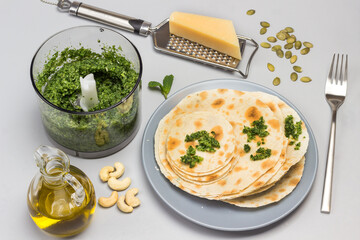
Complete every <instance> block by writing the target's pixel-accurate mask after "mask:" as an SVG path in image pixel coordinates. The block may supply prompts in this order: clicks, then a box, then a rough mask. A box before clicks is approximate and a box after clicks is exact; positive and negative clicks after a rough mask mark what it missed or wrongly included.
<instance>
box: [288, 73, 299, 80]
mask: <svg viewBox="0 0 360 240" xmlns="http://www.w3.org/2000/svg"><path fill="white" fill-rule="evenodd" d="M290 79H291V80H292V81H294V82H295V81H296V80H297V79H298V75H297V73H296V72H292V73H291V74H290Z"/></svg>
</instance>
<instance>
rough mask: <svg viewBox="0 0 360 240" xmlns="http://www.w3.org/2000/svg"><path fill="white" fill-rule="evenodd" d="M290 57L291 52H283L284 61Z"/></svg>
mask: <svg viewBox="0 0 360 240" xmlns="http://www.w3.org/2000/svg"><path fill="white" fill-rule="evenodd" d="M291 56H292V52H291V51H286V52H285V58H286V59H289V58H291Z"/></svg>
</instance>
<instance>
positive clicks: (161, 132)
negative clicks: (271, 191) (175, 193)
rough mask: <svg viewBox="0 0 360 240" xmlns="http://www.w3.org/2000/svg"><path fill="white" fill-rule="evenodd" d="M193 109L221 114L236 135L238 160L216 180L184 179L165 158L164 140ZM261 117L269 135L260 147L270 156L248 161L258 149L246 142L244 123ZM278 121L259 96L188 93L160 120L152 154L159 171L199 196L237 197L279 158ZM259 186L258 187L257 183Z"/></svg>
mask: <svg viewBox="0 0 360 240" xmlns="http://www.w3.org/2000/svg"><path fill="white" fill-rule="evenodd" d="M196 111H207V112H210V113H214V114H222V115H223V116H225V118H226V120H228V121H229V123H230V124H231V125H232V127H233V129H234V135H235V146H236V147H235V151H234V154H235V155H236V156H237V157H238V161H237V163H236V165H235V166H234V168H233V169H232V170H231V171H230V172H229V173H228V174H227V176H225V177H224V178H222V179H221V180H219V181H216V182H214V183H212V184H208V185H200V184H196V183H190V182H186V181H184V180H183V179H181V178H179V177H178V175H177V174H176V173H175V172H174V171H173V170H172V168H171V166H170V165H169V163H168V159H167V150H166V140H167V138H168V135H169V132H170V131H171V128H172V127H173V126H174V124H175V121H176V119H177V117H178V116H180V115H183V114H189V113H193V112H196ZM260 117H263V119H264V120H265V123H266V124H267V125H268V128H267V131H268V132H269V135H268V136H267V137H266V138H265V139H264V140H263V141H264V144H261V147H263V148H264V149H271V156H270V157H269V158H267V159H264V160H260V161H252V160H250V155H251V154H255V152H256V149H258V147H259V146H258V143H257V142H258V141H259V140H261V139H255V140H253V141H250V142H248V141H247V135H246V134H244V133H243V129H244V127H245V126H251V124H252V122H253V121H255V120H259V119H260ZM244 144H249V145H250V147H251V151H250V152H248V153H245V151H244V149H243V146H244ZM285 144H286V141H284V134H283V131H282V130H281V127H280V121H279V119H277V118H276V116H275V115H274V112H273V111H272V110H271V109H270V108H269V106H267V105H266V104H264V103H263V102H262V101H261V100H260V99H258V98H254V97H253V96H252V95H251V94H246V93H244V92H241V91H237V90H228V89H214V90H207V91H202V92H197V93H194V94H190V95H189V96H187V97H186V98H184V99H183V100H182V101H181V102H180V103H179V104H178V105H177V106H176V107H175V108H174V109H173V110H171V111H170V112H169V114H167V115H166V116H165V117H164V118H163V119H162V120H161V121H160V123H159V126H158V129H157V131H156V134H155V146H154V147H155V154H156V161H157V163H158V165H159V166H160V170H161V171H162V173H163V174H164V176H165V177H167V178H168V179H169V180H170V181H171V182H172V183H173V184H174V185H176V186H178V187H179V188H181V189H183V190H184V191H187V192H189V193H191V194H193V195H196V196H199V197H206V198H209V199H223V198H227V197H228V196H232V197H234V196H236V194H238V193H241V191H242V190H244V189H246V188H247V187H248V186H249V185H250V184H252V183H253V182H255V181H256V180H257V179H258V178H259V177H261V176H262V175H263V174H265V173H266V172H267V171H268V170H270V169H272V168H273V167H274V166H275V165H276V164H277V162H278V161H279V160H280V155H281V153H282V150H283V149H284V148H285V147H286V146H285ZM259 187H260V186H259Z"/></svg>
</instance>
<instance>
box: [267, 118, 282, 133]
mask: <svg viewBox="0 0 360 240" xmlns="http://www.w3.org/2000/svg"><path fill="white" fill-rule="evenodd" d="M267 123H268V124H269V125H270V126H271V127H272V128H274V129H276V130H280V122H279V120H277V119H271V120H269V121H267Z"/></svg>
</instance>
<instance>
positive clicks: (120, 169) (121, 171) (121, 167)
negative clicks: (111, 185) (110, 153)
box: [110, 162, 125, 178]
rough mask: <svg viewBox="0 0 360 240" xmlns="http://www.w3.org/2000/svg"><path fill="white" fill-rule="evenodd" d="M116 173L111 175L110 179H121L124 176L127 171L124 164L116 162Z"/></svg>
mask: <svg viewBox="0 0 360 240" xmlns="http://www.w3.org/2000/svg"><path fill="white" fill-rule="evenodd" d="M114 166H115V169H116V171H115V172H112V173H110V177H114V178H119V177H121V176H122V175H123V174H124V171H125V167H124V164H122V163H121V162H116V163H115V164H114Z"/></svg>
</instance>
